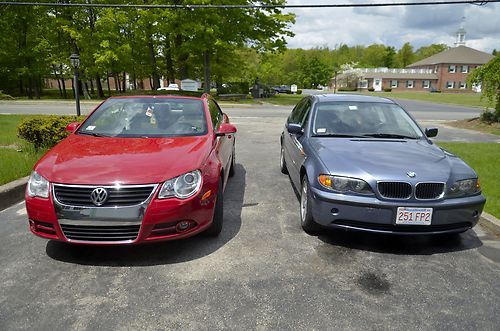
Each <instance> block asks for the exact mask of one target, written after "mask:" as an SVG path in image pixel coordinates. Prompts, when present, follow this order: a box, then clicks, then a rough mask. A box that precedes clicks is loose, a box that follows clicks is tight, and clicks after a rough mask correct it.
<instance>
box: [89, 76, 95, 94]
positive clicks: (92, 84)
mask: <svg viewBox="0 0 500 331" xmlns="http://www.w3.org/2000/svg"><path fill="white" fill-rule="evenodd" d="M89 83H90V93H91V94H94V92H95V91H94V81H93V80H92V79H90V80H89Z"/></svg>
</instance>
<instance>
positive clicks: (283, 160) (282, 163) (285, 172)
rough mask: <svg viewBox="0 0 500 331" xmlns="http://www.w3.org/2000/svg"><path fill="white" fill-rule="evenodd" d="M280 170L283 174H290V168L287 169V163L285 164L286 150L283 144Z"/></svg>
mask: <svg viewBox="0 0 500 331" xmlns="http://www.w3.org/2000/svg"><path fill="white" fill-rule="evenodd" d="M280 170H281V173H282V174H285V175H286V174H288V168H287V167H286V162H285V148H284V147H283V143H282V144H281V151H280Z"/></svg>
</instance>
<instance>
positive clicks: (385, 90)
mask: <svg viewBox="0 0 500 331" xmlns="http://www.w3.org/2000/svg"><path fill="white" fill-rule="evenodd" d="M384 92H392V88H390V87H386V88H384Z"/></svg>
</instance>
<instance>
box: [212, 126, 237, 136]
mask: <svg viewBox="0 0 500 331" xmlns="http://www.w3.org/2000/svg"><path fill="white" fill-rule="evenodd" d="M237 131H238V130H236V127H235V126H234V125H232V124H229V123H222V124H221V125H220V126H219V130H217V132H216V133H215V135H216V136H217V137H223V136H225V135H227V134H232V133H236V132H237Z"/></svg>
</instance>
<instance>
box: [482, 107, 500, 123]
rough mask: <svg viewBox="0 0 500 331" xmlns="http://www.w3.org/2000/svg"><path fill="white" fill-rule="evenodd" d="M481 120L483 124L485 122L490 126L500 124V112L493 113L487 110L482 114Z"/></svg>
mask: <svg viewBox="0 0 500 331" xmlns="http://www.w3.org/2000/svg"><path fill="white" fill-rule="evenodd" d="M479 119H480V120H481V122H485V123H488V124H491V123H495V122H497V123H498V122H500V116H499V114H498V112H493V111H489V110H485V111H484V112H482V114H481V116H480V117H479Z"/></svg>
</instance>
